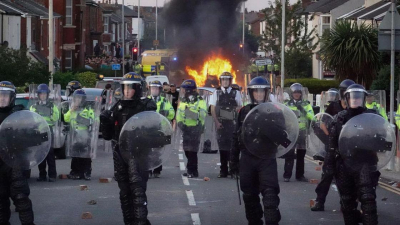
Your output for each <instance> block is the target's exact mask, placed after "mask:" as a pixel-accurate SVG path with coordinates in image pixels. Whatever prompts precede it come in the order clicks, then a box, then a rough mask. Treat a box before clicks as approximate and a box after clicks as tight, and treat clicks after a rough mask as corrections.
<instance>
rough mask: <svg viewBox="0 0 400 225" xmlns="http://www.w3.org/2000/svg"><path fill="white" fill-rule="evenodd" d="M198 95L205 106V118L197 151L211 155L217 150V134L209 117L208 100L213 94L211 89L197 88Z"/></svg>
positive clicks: (211, 118) (212, 120) (210, 116)
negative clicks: (204, 102)
mask: <svg viewBox="0 0 400 225" xmlns="http://www.w3.org/2000/svg"><path fill="white" fill-rule="evenodd" d="M199 94H200V96H202V98H203V99H204V101H206V104H207V109H208V112H207V116H206V118H205V124H204V132H203V133H202V134H201V139H200V147H199V149H200V150H201V151H202V152H203V153H213V152H216V150H218V142H217V133H216V128H215V123H214V119H213V117H212V115H211V108H210V99H211V96H212V94H213V88H199Z"/></svg>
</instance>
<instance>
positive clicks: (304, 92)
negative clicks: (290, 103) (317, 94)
mask: <svg viewBox="0 0 400 225" xmlns="http://www.w3.org/2000/svg"><path fill="white" fill-rule="evenodd" d="M283 92H286V93H287V94H288V95H289V98H290V99H291V98H292V92H291V90H290V87H284V88H283ZM308 95H309V92H308V88H307V87H303V89H302V95H301V98H302V100H303V101H308Z"/></svg>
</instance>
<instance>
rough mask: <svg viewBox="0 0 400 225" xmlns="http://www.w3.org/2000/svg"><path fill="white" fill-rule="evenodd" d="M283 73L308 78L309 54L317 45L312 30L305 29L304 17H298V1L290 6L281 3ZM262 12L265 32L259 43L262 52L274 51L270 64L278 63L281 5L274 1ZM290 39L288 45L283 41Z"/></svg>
mask: <svg viewBox="0 0 400 225" xmlns="http://www.w3.org/2000/svg"><path fill="white" fill-rule="evenodd" d="M285 7H286V9H285V10H286V11H285V27H286V32H285V35H286V38H285V40H284V43H285V53H286V54H285V56H286V57H285V67H286V68H285V70H286V72H287V74H288V78H296V77H310V76H311V74H312V72H311V70H312V65H311V62H312V61H311V59H312V58H311V57H312V51H313V50H315V49H316V47H317V46H318V40H317V38H318V36H317V35H315V33H316V28H315V27H314V28H313V29H311V30H308V20H309V19H310V18H309V17H308V15H302V14H301V11H302V6H301V2H300V1H298V2H297V3H295V4H293V5H290V4H289V0H286V2H285ZM263 11H264V13H265V15H266V16H265V23H266V27H265V32H264V34H263V36H262V40H261V42H262V43H263V45H262V48H263V50H264V51H271V50H272V51H273V52H274V63H278V64H280V62H281V43H282V3H281V1H280V0H275V2H274V3H272V2H271V3H270V7H269V8H267V9H265V10H263ZM288 39H289V40H290V42H289V43H288V42H287V40H288Z"/></svg>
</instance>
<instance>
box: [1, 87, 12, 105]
mask: <svg viewBox="0 0 400 225" xmlns="http://www.w3.org/2000/svg"><path fill="white" fill-rule="evenodd" d="M12 94H13V92H12V91H4V90H0V108H4V107H7V106H9V105H10V100H11V95H12Z"/></svg>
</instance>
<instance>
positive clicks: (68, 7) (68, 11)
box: [65, 0, 73, 25]
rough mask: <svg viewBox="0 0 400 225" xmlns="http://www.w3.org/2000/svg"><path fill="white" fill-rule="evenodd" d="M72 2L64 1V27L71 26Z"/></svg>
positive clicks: (69, 0) (70, 0)
mask: <svg viewBox="0 0 400 225" xmlns="http://www.w3.org/2000/svg"><path fill="white" fill-rule="evenodd" d="M72 1H73V0H65V2H66V6H65V9H66V11H65V24H66V25H72Z"/></svg>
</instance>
